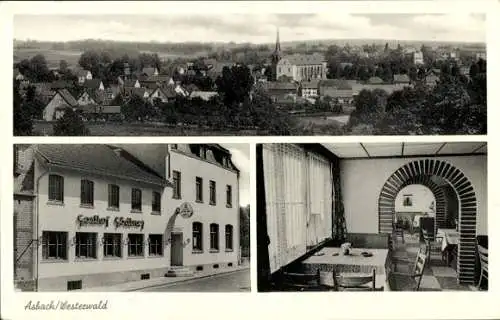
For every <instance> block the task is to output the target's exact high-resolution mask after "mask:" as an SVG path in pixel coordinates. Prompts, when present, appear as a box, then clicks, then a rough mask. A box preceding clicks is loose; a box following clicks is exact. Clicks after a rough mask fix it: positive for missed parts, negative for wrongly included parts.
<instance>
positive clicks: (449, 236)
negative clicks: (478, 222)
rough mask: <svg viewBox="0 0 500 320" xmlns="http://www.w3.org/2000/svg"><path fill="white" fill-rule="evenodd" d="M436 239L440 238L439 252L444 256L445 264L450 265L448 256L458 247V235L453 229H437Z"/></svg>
mask: <svg viewBox="0 0 500 320" xmlns="http://www.w3.org/2000/svg"><path fill="white" fill-rule="evenodd" d="M436 237H439V238H442V239H443V241H442V242H441V252H443V253H445V254H446V262H447V263H448V265H449V264H450V260H451V259H450V255H451V253H452V252H453V249H455V248H456V247H457V246H458V241H459V239H460V233H459V232H458V231H457V230H455V229H445V228H438V230H437V233H436Z"/></svg>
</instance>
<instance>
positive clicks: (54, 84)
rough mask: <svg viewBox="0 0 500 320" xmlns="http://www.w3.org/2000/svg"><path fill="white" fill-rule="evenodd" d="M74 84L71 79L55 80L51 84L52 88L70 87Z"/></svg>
mask: <svg viewBox="0 0 500 320" xmlns="http://www.w3.org/2000/svg"><path fill="white" fill-rule="evenodd" d="M74 86H75V84H74V83H73V81H69V80H56V81H54V82H52V84H51V88H52V90H60V89H71V88H73V87H74Z"/></svg>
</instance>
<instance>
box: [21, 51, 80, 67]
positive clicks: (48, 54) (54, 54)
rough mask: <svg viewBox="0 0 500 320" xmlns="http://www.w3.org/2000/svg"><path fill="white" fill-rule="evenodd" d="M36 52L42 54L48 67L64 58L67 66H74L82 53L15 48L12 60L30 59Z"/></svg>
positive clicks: (57, 64) (57, 65)
mask: <svg viewBox="0 0 500 320" xmlns="http://www.w3.org/2000/svg"><path fill="white" fill-rule="evenodd" d="M37 54H43V55H44V57H45V59H46V60H47V64H48V67H49V68H57V67H59V61H61V60H66V62H67V63H68V65H69V66H71V67H72V66H76V65H77V64H78V59H79V58H80V55H81V54H82V53H81V52H80V51H68V50H50V49H24V48H23V49H15V50H14V62H19V61H21V60H24V59H31V58H33V57H34V56H36V55H37Z"/></svg>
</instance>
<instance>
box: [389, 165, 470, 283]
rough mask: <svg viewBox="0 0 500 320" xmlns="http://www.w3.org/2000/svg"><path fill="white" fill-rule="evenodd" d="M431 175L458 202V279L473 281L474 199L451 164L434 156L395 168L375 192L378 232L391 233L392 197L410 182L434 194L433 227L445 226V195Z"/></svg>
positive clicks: (393, 209)
mask: <svg viewBox="0 0 500 320" xmlns="http://www.w3.org/2000/svg"><path fill="white" fill-rule="evenodd" d="M433 177H439V178H441V179H443V180H444V181H446V182H447V183H448V184H449V185H450V186H451V187H452V188H453V190H454V191H455V193H456V195H457V198H458V201H459V205H458V209H459V212H458V231H459V234H460V239H459V243H458V259H457V260H458V262H457V273H458V280H459V282H460V283H463V284H474V272H475V271H474V270H475V239H476V214H477V202H476V194H475V192H474V187H473V186H472V184H471V182H470V181H469V179H468V178H467V177H466V176H465V175H464V174H463V173H462V172H461V171H460V170H459V169H457V168H455V167H454V166H453V165H452V164H450V163H448V162H446V161H442V160H435V159H425V160H415V161H411V162H409V163H407V164H405V165H403V166H401V167H400V168H399V169H397V170H396V171H395V172H394V173H393V174H392V175H391V176H390V177H389V179H387V181H386V182H385V184H384V186H383V187H382V190H381V192H380V196H379V232H380V233H392V221H393V218H394V214H395V199H396V196H397V194H398V192H399V191H400V190H401V189H402V188H404V187H405V186H407V185H410V184H422V185H424V186H426V187H428V188H429V189H430V190H431V191H432V192H433V193H434V196H435V198H436V227H445V226H446V212H447V207H446V196H445V193H444V191H443V188H441V187H440V186H439V185H438V184H436V183H435V182H434V181H433Z"/></svg>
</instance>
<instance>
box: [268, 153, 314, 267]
mask: <svg viewBox="0 0 500 320" xmlns="http://www.w3.org/2000/svg"><path fill="white" fill-rule="evenodd" d="M263 162H264V187H265V190H266V214H267V233H268V236H269V241H270V244H269V264H270V269H271V272H274V271H276V270H278V269H279V268H280V267H282V266H285V265H286V264H288V263H290V262H292V261H293V260H295V259H297V258H298V257H300V256H301V255H303V254H305V253H306V223H307V216H306V210H305V207H306V189H305V187H306V186H305V183H304V181H305V166H304V162H305V153H304V151H303V150H302V149H301V148H300V147H298V146H295V145H291V144H264V146H263Z"/></svg>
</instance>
